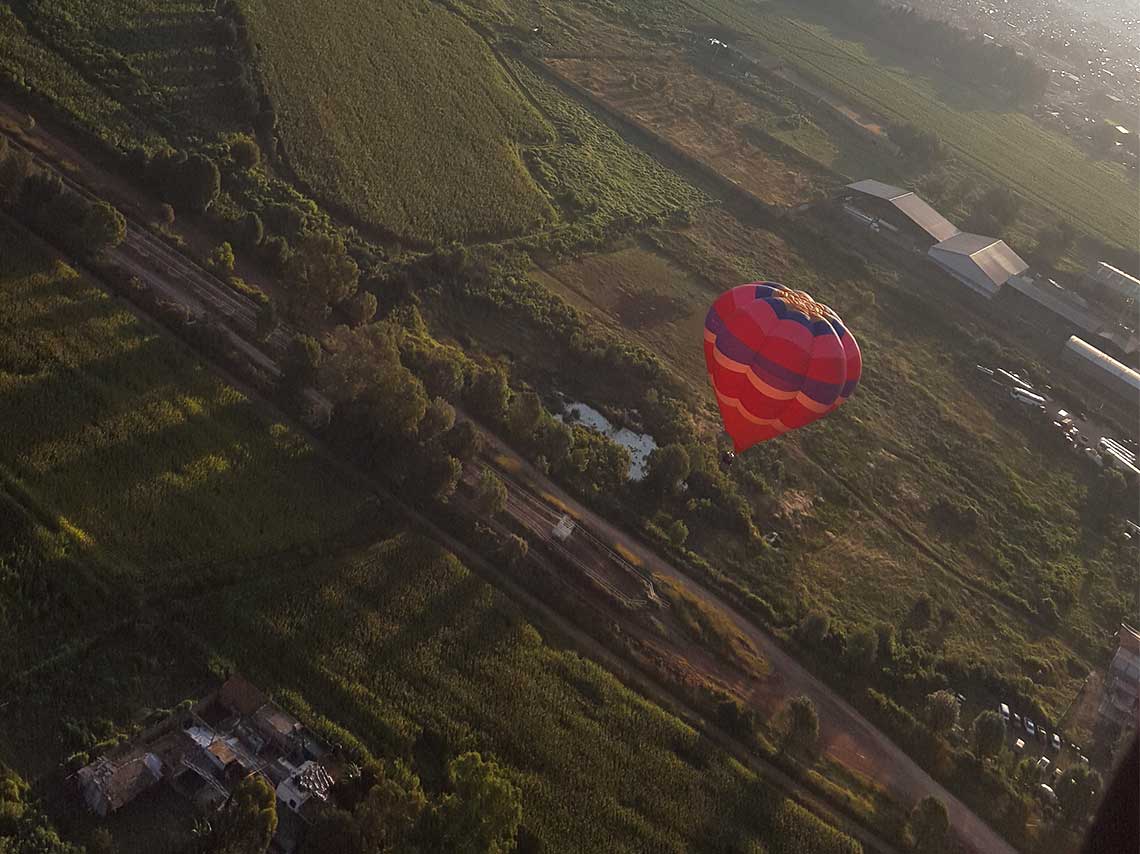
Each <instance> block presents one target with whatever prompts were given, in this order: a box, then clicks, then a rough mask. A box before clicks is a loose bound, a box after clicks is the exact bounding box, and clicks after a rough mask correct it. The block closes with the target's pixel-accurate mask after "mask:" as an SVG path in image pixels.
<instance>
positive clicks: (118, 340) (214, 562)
mask: <svg viewBox="0 0 1140 854" xmlns="http://www.w3.org/2000/svg"><path fill="white" fill-rule="evenodd" d="M27 240H28V238H27V237H26V236H25V235H24V234H22V233H17V232H16V231H15V230H14V228H13V227H12V226H10V225H8V224H0V469H2V470H3V471H5V472H7V473H8V474H9V475H10V476H11V477H12V478H14V479H15V480H16V481H17V482H18V483H19V484H20V485H22V486H23V487H24V488H25V489H27V491H28V493H30V495H31V496H32V499H33V500H34V501H35V502H37V503H39V504H41V505H42V506H44V507H45V508H50V509H49V511H48V512H50V513H51V514H52V515H53V516H54V517H56V518H57V521H58V523H59V524H60V525H61V526H63V527H65V528H66V529H67V530H69V531H71V532H72V534H73V536H74V538H75V540H76V541H77V542H78V543H79V544H81V545H82V547H84V548H88V549H91V550H94V551H98V552H103V551H106V552H108V553H111V554H113V555H114V556H115V562H116V565H117V566H118V567H119V569H120V570H121V571H123V572H124V573H125V574H126V575H128V576H129V577H131V578H132V579H133V580H135V581H137V582H140V583H142V584H145V585H146V586H148V587H154V588H158V589H161V588H163V587H165V586H166V585H168V584H171V583H175V582H177V581H179V580H181V579H182V577H183V574H184V573H187V572H193V571H198V570H201V569H203V568H207V567H216V566H218V565H219V564H224V563H226V562H231V561H240V560H241V559H244V558H249V557H252V556H257V555H263V554H265V553H267V552H278V551H288V550H290V549H292V548H296V547H298V546H299V545H300V544H303V543H311V542H314V541H317V540H320V539H321V538H323V537H328V536H334V535H336V534H337V533H339V532H343V531H345V530H346V529H348V528H350V527H351V526H352V525H353V524H354V522H355V521H356V520H357V519H358V518H359V517H358V513H359V502H358V500H357V499H356V496H354V495H353V494H352V493H350V492H349V490H348V489H347V488H346V487H344V486H343V484H342V483H341V480H340V479H339V478H338V477H336V476H335V475H334V474H333V473H332V472H330V471H329V470H328V469H327V467H325V466H324V465H322V464H321V463H320V462H319V461H318V460H317V458H316V457H315V455H314V454H313V452H312V451H311V449H309V448H308V447H307V446H306V445H305V443H304V442H302V441H301V440H300V439H299V438H298V437H297V436H296V435H295V434H293V433H292V432H291V431H290V430H289V429H288V428H286V427H285V426H283V425H280V424H276V425H274V424H266V423H265V422H264V421H263V420H262V419H261V417H260V416H259V415H258V413H257V412H256V410H255V407H254V405H253V404H252V403H251V402H250V401H249V400H247V399H246V398H244V397H243V396H242V395H241V394H240V393H239V392H237V391H236V390H234V389H233V388H231V387H229V386H227V385H225V384H224V383H222V382H221V381H220V380H218V378H217V377H216V376H214V375H213V374H212V373H211V372H210V371H209V370H208V369H207V368H206V367H205V366H204V365H202V364H201V363H199V362H195V361H194V360H192V359H190V358H188V357H187V355H186V353H185V352H184V351H183V350H182V349H181V348H179V347H177V346H175V345H174V344H172V343H171V342H170V341H169V340H168V339H166V338H164V337H162V336H161V335H159V334H158V333H156V332H154V331H152V330H150V329H148V328H146V327H145V326H144V325H143V324H142V323H140V322H139V321H138V320H137V319H136V318H135V316H134V315H132V314H131V313H130V312H129V311H127V310H126V309H124V308H123V307H122V306H121V305H120V304H117V303H115V302H114V301H112V300H111V299H109V298H108V297H107V296H105V295H104V294H103V292H102V291H99V290H98V289H96V288H95V287H94V286H93V285H91V284H90V283H89V282H87V281H86V280H84V279H83V278H82V277H80V276H79V275H77V274H76V273H75V272H74V271H73V270H72V269H70V268H69V267H67V266H65V265H64V264H62V263H61V262H58V261H55V260H53V259H52V258H51V257H50V256H49V255H47V254H41V253H39V252H35V251H29V250H28V249H27V245H26V244H27Z"/></svg>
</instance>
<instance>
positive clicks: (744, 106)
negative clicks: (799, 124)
mask: <svg viewBox="0 0 1140 854" xmlns="http://www.w3.org/2000/svg"><path fill="white" fill-rule="evenodd" d="M549 64H550V65H551V66H552V67H554V68H555V69H557V70H558V71H559V72H560V73H561V74H563V75H565V76H566V77H568V78H570V79H571V80H573V81H574V82H576V83H578V84H579V85H581V86H583V87H585V88H586V89H588V90H590V91H591V92H593V93H594V94H595V95H597V96H598V97H600V98H601V100H602V101H603V102H605V103H606V104H607V105H609V106H611V107H613V108H614V109H616V110H617V111H618V112H620V113H622V114H623V115H625V116H627V117H628V118H629V119H630V120H632V121H634V122H636V123H638V124H640V125H642V126H644V127H647V128H649V129H650V130H652V131H653V132H654V133H656V134H658V135H660V136H661V137H663V138H664V139H666V140H668V141H669V142H670V143H672V144H673V145H675V146H676V147H677V148H678V149H680V150H681V151H683V152H684V153H686V154H688V155H690V156H692V157H695V158H696V159H698V160H700V161H702V162H703V163H706V164H708V165H709V166H711V167H713V169H715V170H716V171H717V172H718V173H720V174H721V175H723V176H724V177H726V178H728V179H729V180H730V181H733V182H734V183H736V184H738V185H740V186H741V187H743V188H744V189H746V190H748V191H749V192H751V193H752V194H753V195H755V196H756V197H757V198H759V199H760V200H761V201H763V202H765V203H766V204H770V205H776V206H782V207H791V206H794V205H797V204H801V203H803V202H806V201H811V200H813V199H815V198H820V197H822V196H823V195H825V194H826V191H827V189H828V188H829V187H833V186H834V185H835V184H836V183H837V181H836V179H835V177H833V176H828V175H827V174H825V173H824V172H823V170H819V171H818V172H815V173H814V174H813V173H812V172H811V171H810V170H809V169H805V168H802V167H801V168H798V169H797V168H793V167H791V166H789V165H788V164H787V163H785V162H783V161H782V160H781V159H780V157H779V155H778V154H777V153H773V152H772V151H771V150H770V149H771V146H770V145H766V142H767V137H768V131H767V129H766V125H767V119H768V118H769V117H768V116H766V115H765V114H764V113H763V112H762V111H761V110H760V109H758V108H757V107H756V106H755V105H754V104H753V103H751V102H750V101H749V100H748V99H746V98H745V97H743V96H742V95H741V94H740V93H738V92H737V91H736V90H735V89H733V88H732V87H730V86H727V85H725V84H724V83H720V82H718V81H716V80H713V79H710V78H708V77H705V76H703V75H701V74H699V73H698V72H696V71H695V70H694V69H692V68H690V67H689V66H688V65H687V64H686V63H685V62H684V61H683V59H682V58H681V57H678V56H672V57H669V56H665V57H661V58H659V59H656V60H650V61H645V60H599V59H552V60H549ZM765 148H768V149H769V150H767V151H766V150H765Z"/></svg>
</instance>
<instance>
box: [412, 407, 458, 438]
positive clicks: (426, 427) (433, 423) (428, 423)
mask: <svg viewBox="0 0 1140 854" xmlns="http://www.w3.org/2000/svg"><path fill="white" fill-rule="evenodd" d="M454 426H455V407H454V406H452V405H451V404H450V403H448V402H447V401H446V400H444V399H443V398H442V397H437V398H435V400H433V401H432V402H431V403H429V404H428V406H427V409H426V410H425V411H424V417H423V420H422V421H420V427H419V438H420V441H421V442H426V441H429V440H431V439H434V438H436V437H437V436H442V435H443V434H444V433H446V432H447V431H448V430H450V429H451V428H452V427H454Z"/></svg>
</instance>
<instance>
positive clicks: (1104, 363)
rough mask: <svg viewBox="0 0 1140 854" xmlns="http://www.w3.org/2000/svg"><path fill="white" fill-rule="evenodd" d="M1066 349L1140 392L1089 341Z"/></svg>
mask: <svg viewBox="0 0 1140 854" xmlns="http://www.w3.org/2000/svg"><path fill="white" fill-rule="evenodd" d="M1065 349H1066V350H1068V351H1070V352H1072V353H1074V354H1076V355H1077V356H1080V357H1081V358H1082V359H1085V360H1086V361H1088V362H1091V363H1092V364H1094V365H1096V366H1097V367H1098V368H1100V369H1101V370H1103V371H1105V372H1106V373H1108V374H1111V375H1112V376H1114V377H1116V378H1117V379H1119V380H1123V381H1124V382H1125V383H1127V384H1128V385H1130V386H1132V388H1134V389H1135V390H1136V391H1138V392H1140V373H1137V372H1136V371H1134V370H1132V369H1131V368H1130V367H1128V366H1127V365H1124V364H1121V363H1120V362H1118V361H1116V359H1114V358H1112V357H1111V356H1109V355H1108V354H1107V353H1103V352H1101V351H1100V350H1098V349H1097V348H1096V347H1094V346H1092V345H1091V344H1089V343H1088V342H1087V341H1082V340H1081V339H1080V338H1078V337H1077V336H1076V335H1073V336H1071V337H1070V338H1069V341H1068V343H1067V344H1065ZM1123 631H1124V629H1123V628H1122V629H1121V632H1122V634H1121V637H1122V638H1123V637H1124V635H1123ZM1128 631H1129V632H1132V631H1133V630H1132V629H1128ZM1122 642H1123V641H1122Z"/></svg>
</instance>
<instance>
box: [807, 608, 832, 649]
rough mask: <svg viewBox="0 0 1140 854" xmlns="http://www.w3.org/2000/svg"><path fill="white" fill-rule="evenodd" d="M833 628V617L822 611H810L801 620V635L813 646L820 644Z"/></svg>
mask: <svg viewBox="0 0 1140 854" xmlns="http://www.w3.org/2000/svg"><path fill="white" fill-rule="evenodd" d="M830 628H831V617H829V616H828V615H827V614H825V613H823V612H822V611H808V613H807V614H806V615H805V616H804V618H803V619H802V620H800V637H801V638H802V639H803V640H804V641H805V642H806V643H808V644H811V645H812V646H819V644H821V643H823V639H824V638H825V637H826V636H827V631H828V629H830Z"/></svg>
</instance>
